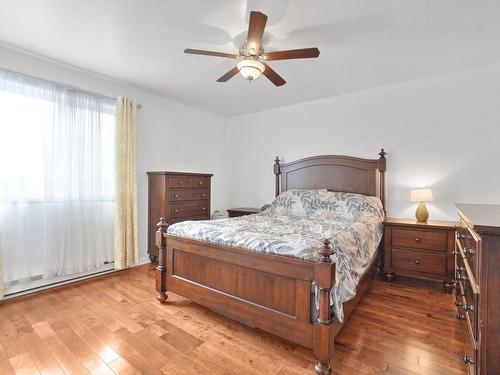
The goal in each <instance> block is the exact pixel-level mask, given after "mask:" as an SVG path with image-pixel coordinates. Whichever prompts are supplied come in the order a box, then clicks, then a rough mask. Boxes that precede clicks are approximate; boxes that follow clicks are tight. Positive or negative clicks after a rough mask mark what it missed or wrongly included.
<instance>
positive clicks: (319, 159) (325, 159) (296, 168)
mask: <svg viewBox="0 0 500 375" xmlns="http://www.w3.org/2000/svg"><path fill="white" fill-rule="evenodd" d="M385 155H386V152H385V151H384V149H382V150H381V151H380V152H379V158H378V159H361V158H356V157H352V156H340V155H320V156H311V157H309V158H304V159H300V160H296V161H292V162H290V163H286V164H280V160H279V159H278V158H277V157H276V160H275V162H274V174H275V175H276V196H278V195H279V193H280V192H282V191H286V190H290V189H328V190H331V191H341V192H346V193H357V194H364V195H374V196H378V197H379V198H380V200H381V201H382V204H383V206H384V209H385V167H386V159H385ZM280 182H281V187H280ZM377 185H378V186H377Z"/></svg>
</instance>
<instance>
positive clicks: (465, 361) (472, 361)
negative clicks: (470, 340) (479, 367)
mask: <svg viewBox="0 0 500 375" xmlns="http://www.w3.org/2000/svg"><path fill="white" fill-rule="evenodd" d="M462 361H464V363H465V364H467V363H470V364H471V365H473V364H474V360H473V359H471V358H470V357H469V356H468V355H467V354H464V356H463V357H462Z"/></svg>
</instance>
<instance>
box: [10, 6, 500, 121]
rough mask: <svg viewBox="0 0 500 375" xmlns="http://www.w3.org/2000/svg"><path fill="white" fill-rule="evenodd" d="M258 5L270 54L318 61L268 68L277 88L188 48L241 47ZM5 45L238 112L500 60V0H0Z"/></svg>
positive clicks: (191, 102) (227, 112)
mask: <svg viewBox="0 0 500 375" xmlns="http://www.w3.org/2000/svg"><path fill="white" fill-rule="evenodd" d="M250 10H260V11H262V12H264V13H265V14H267V15H268V17H269V18H268V27H267V28H266V33H265V36H264V43H265V44H264V47H265V49H266V50H267V51H272V50H281V49H293V48H302V47H318V48H319V49H320V51H321V55H320V57H319V58H318V59H306V60H287V61H273V62H269V65H271V66H272V67H273V68H274V69H275V70H276V71H277V72H278V73H279V74H281V75H282V76H283V77H284V78H285V79H286V80H287V82H288V83H287V84H286V85H285V86H283V87H274V86H273V85H272V84H271V82H269V81H268V80H267V79H265V78H264V77H263V78H260V79H258V80H257V81H255V82H252V83H248V82H247V81H245V80H243V79H242V78H241V77H240V76H239V75H238V76H235V77H234V78H232V79H231V80H230V81H229V82H227V83H218V82H216V79H217V78H218V77H220V76H221V75H222V74H224V73H225V72H226V71H228V70H229V69H231V68H232V67H233V66H234V64H235V62H234V61H233V60H229V59H221V58H215V57H207V56H194V55H185V54H184V53H183V52H182V51H183V49H184V48H188V47H189V48H200V49H210V50H215V51H223V52H235V51H237V50H238V48H239V47H240V45H241V43H242V42H243V41H244V38H245V35H246V30H247V22H248V13H249V11H250ZM0 42H3V43H7V44H10V45H13V46H16V47H19V48H22V49H25V50H28V51H30V52H34V53H36V54H39V55H42V56H46V57H49V58H52V59H55V60H58V61H61V62H64V63H66V64H71V65H74V66H77V67H80V68H83V69H86V70H88V71H92V72H95V73H99V74H102V75H105V76H108V77H112V78H115V79H119V80H122V81H126V82H128V83H131V84H134V85H138V86H141V87H143V88H147V89H148V90H150V91H152V92H154V93H157V94H160V95H162V96H165V97H168V98H172V99H175V100H178V101H180V102H183V103H186V104H189V105H193V106H196V107H199V108H202V109H205V110H208V111H211V112H214V113H218V114H221V115H224V116H233V115H238V114H242V113H248V112H254V111H259V110H263V109H268V108H272V107H278V106H282V105H287V104H293V103H299V102H304V101H308V100H314V99H318V98H322V97H327V96H333V95H339V94H344V93H349V92H355V91H359V90H365V89H369V88H374V87H378V86H383V85H388V84H394V83H398V82H403V81H409V80H414V79H418V78H424V77H430V76H436V75H440V74H447V73H450V72H454V71H457V70H462V69H470V68H475V67H480V66H483V65H488V64H493V63H497V62H499V61H500V0H480V1H477V0H377V1H373V0H364V1H363V0H331V1H327V0H322V1H320V0H314V1H310V0H303V1H297V0H296V1H293V0H272V1H271V0H268V1H263V0H260V1H259V0H248V1H244V0H184V1H166V0H85V1H82V0H38V1H33V0H15V1H13V0H0Z"/></svg>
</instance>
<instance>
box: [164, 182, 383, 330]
mask: <svg viewBox="0 0 500 375" xmlns="http://www.w3.org/2000/svg"><path fill="white" fill-rule="evenodd" d="M383 220H384V211H383V207H382V203H381V201H380V199H379V198H377V197H372V196H365V195H360V194H352V193H339V192H329V191H326V190H288V191H286V192H284V193H282V194H280V195H279V196H278V197H277V198H276V199H275V200H274V202H273V203H272V204H271V206H270V207H269V208H268V209H266V210H265V211H263V212H261V213H259V214H254V215H247V216H241V217H237V218H230V219H219V220H206V221H184V222H181V223H177V224H173V225H171V226H170V227H169V228H168V234H171V235H176V236H181V237H186V238H191V239H195V240H201V241H208V242H212V243H216V244H220V245H225V246H231V247H239V248H244V249H247V250H249V251H258V252H262V253H268V254H277V255H282V256H287V257H293V258H298V259H303V260H307V261H318V260H319V255H318V253H317V252H318V250H319V249H320V248H321V247H322V242H323V241H324V240H325V239H328V240H330V242H331V244H332V246H333V248H334V250H335V253H334V254H333V255H332V260H333V261H334V262H335V263H336V270H337V272H336V281H335V285H334V287H333V289H332V300H333V310H334V312H335V315H336V316H337V318H338V319H339V320H340V321H341V322H342V321H343V320H344V314H343V309H342V304H343V303H344V302H346V301H348V300H349V299H351V298H353V297H354V296H355V295H356V287H357V285H358V282H359V280H360V278H361V276H362V275H363V273H364V271H365V270H366V268H367V267H368V266H369V264H370V263H371V260H372V259H373V256H374V255H375V253H376V250H377V247H378V245H379V243H380V240H381V238H382V234H383V224H382V223H383Z"/></svg>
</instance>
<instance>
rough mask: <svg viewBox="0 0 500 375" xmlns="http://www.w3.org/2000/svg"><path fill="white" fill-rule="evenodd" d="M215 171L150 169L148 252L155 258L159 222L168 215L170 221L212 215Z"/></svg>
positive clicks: (176, 221) (175, 221)
mask: <svg viewBox="0 0 500 375" xmlns="http://www.w3.org/2000/svg"><path fill="white" fill-rule="evenodd" d="M212 176H213V175H212V174H206V173H181V172H148V178H149V190H148V196H149V198H148V199H149V202H148V254H149V259H151V261H152V262H155V261H156V259H157V257H158V248H157V247H156V245H155V233H156V230H157V229H158V228H157V227H156V224H157V223H158V221H159V219H160V217H164V218H165V219H166V221H167V223H168V224H174V223H178V222H179V221H185V220H207V219H210V182H211V177H212Z"/></svg>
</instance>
